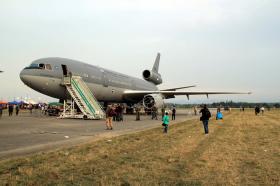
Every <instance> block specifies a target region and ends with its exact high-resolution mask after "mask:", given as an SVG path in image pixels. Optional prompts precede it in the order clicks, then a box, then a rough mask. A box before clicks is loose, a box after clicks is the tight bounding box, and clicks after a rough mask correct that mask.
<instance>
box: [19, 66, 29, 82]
mask: <svg viewBox="0 0 280 186" xmlns="http://www.w3.org/2000/svg"><path fill="white" fill-rule="evenodd" d="M19 77H20V79H21V81H22V82H23V83H24V84H26V85H28V82H29V81H28V73H27V72H26V70H25V69H23V70H22V71H21V72H20V74H19Z"/></svg>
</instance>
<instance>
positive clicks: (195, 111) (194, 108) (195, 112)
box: [193, 106, 197, 116]
mask: <svg viewBox="0 0 280 186" xmlns="http://www.w3.org/2000/svg"><path fill="white" fill-rule="evenodd" d="M193 111H194V115H195V116H196V115H197V108H196V106H194V107H193Z"/></svg>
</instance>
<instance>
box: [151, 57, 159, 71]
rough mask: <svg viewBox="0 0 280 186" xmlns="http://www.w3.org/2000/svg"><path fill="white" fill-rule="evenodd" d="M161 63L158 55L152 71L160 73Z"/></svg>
mask: <svg viewBox="0 0 280 186" xmlns="http://www.w3.org/2000/svg"><path fill="white" fill-rule="evenodd" d="M159 61H160V53H158V54H157V58H156V60H155V63H154V66H153V69H152V71H153V72H156V73H158V70H159Z"/></svg>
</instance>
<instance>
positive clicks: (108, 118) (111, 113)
mask: <svg viewBox="0 0 280 186" xmlns="http://www.w3.org/2000/svg"><path fill="white" fill-rule="evenodd" d="M114 115H115V113H114V109H113V107H112V106H111V105H108V107H107V109H106V127H107V128H106V130H113V121H112V120H113V116H114Z"/></svg>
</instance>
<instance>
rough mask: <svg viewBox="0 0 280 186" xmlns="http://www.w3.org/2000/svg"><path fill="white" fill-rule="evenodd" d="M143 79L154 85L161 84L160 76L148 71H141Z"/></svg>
mask: <svg viewBox="0 0 280 186" xmlns="http://www.w3.org/2000/svg"><path fill="white" fill-rule="evenodd" d="M143 78H144V79H145V80H146V81H149V82H152V83H154V84H155V85H159V84H161V83H162V79H161V75H160V74H158V73H156V72H153V71H150V70H144V71H143Z"/></svg>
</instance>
